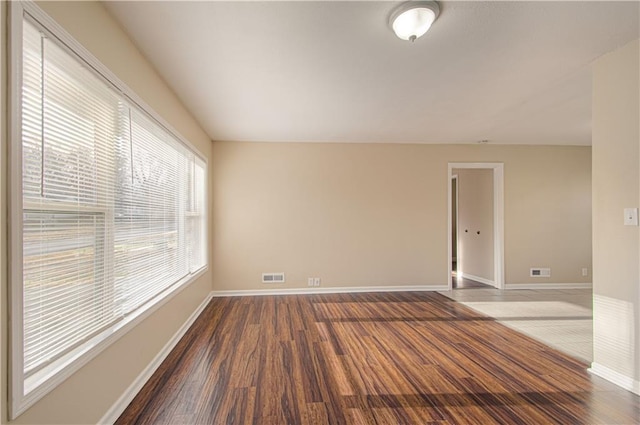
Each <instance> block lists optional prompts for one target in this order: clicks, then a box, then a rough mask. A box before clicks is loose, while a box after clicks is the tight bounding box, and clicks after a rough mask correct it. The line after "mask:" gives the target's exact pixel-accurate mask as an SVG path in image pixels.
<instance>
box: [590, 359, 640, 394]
mask: <svg viewBox="0 0 640 425" xmlns="http://www.w3.org/2000/svg"><path fill="white" fill-rule="evenodd" d="M587 371H589V372H590V373H592V374H594V375H596V376H599V377H601V378H603V379H606V380H607V381H609V382H612V383H614V384H616V385H617V386H619V387H621V388H624V389H625V390H627V391H631V392H632V393H634V394H638V395H640V381H637V380H635V379H633V378H632V377H630V376H627V375H623V374H622V373H620V372H616V371H615V370H613V369H609V368H608V367H606V366H603V365H601V364H599V363H596V362H593V363H591V368H589V369H587Z"/></svg>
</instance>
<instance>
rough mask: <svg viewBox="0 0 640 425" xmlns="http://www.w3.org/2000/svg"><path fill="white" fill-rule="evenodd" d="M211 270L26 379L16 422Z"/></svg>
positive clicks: (194, 275)
mask: <svg viewBox="0 0 640 425" xmlns="http://www.w3.org/2000/svg"><path fill="white" fill-rule="evenodd" d="M207 270H208V266H207V265H205V266H203V267H202V268H201V269H200V270H198V271H196V272H194V273H192V274H190V275H189V276H186V277H184V278H183V279H181V280H180V281H178V282H176V283H175V284H174V285H173V286H171V287H170V288H167V289H166V290H165V291H164V292H162V293H160V294H158V295H157V296H156V297H155V298H153V299H152V300H151V301H149V302H148V303H147V305H146V306H145V307H142V308H140V309H138V311H136V312H135V313H132V314H131V315H130V316H127V317H125V318H124V319H123V320H121V321H119V322H118V323H116V324H115V325H113V326H111V327H110V328H108V329H105V330H104V331H102V332H101V333H99V334H98V335H96V336H94V337H93V338H91V339H90V340H88V341H87V342H85V343H84V344H82V345H81V346H79V347H78V348H76V349H75V350H73V351H71V352H70V353H68V354H67V355H65V356H64V357H62V358H60V359H58V360H57V361H55V362H53V363H52V364H51V365H49V366H47V367H45V368H43V369H42V370H40V371H38V372H36V373H34V374H33V375H32V376H30V377H29V378H27V379H25V381H24V389H25V395H24V396H23V397H22V398H21V400H20V401H19V402H18V403H17V404H18V405H17V408H16V409H15V410H14V411H13V412H12V415H11V416H12V419H15V418H16V417H17V416H19V415H20V414H22V413H23V412H24V411H26V410H27V409H28V408H29V407H31V406H32V405H33V404H34V403H36V402H37V401H38V400H40V399H41V398H42V397H44V396H45V395H46V394H47V393H49V392H50V391H51V390H53V389H54V388H55V387H57V386H58V385H59V384H61V383H62V382H63V381H65V380H66V379H67V378H68V377H70V376H71V375H72V374H73V373H75V372H76V371H77V370H79V369H80V368H81V367H82V366H84V365H85V364H87V363H88V362H89V361H91V360H92V359H93V358H95V357H96V356H97V355H98V354H100V353H101V352H102V351H104V350H105V349H106V348H107V347H109V346H110V345H111V344H113V343H114V342H116V341H117V340H118V339H120V338H121V337H122V336H123V335H125V334H126V333H127V332H129V331H130V330H132V329H133V328H135V326H137V325H138V324H139V323H141V322H142V321H143V320H144V319H146V318H147V317H149V316H150V315H151V314H153V313H154V312H155V311H157V310H158V309H159V308H160V307H162V306H163V305H164V304H166V303H167V302H168V301H170V300H171V299H172V298H173V297H175V296H176V295H177V294H179V293H180V292H181V291H182V290H183V289H185V288H186V287H188V286H189V285H190V284H191V283H193V282H195V281H196V280H197V279H198V278H200V277H201V276H202V275H203V274H204V273H205V272H206V271H207Z"/></svg>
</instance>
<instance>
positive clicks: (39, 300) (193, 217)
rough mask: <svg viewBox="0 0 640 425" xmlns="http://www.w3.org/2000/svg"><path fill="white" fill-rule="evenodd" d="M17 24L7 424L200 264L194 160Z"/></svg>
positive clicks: (27, 21) (171, 136)
mask: <svg viewBox="0 0 640 425" xmlns="http://www.w3.org/2000/svg"><path fill="white" fill-rule="evenodd" d="M25 7H33V8H36V7H37V6H33V5H29V4H25ZM34 10H35V12H37V13H42V12H38V11H39V9H34ZM15 19H17V18H15V17H14V20H15ZM19 20H20V22H19V23H20V24H21V34H20V33H18V34H15V33H14V36H20V38H21V49H20V52H19V55H20V56H21V59H20V58H19V57H18V56H17V55H14V56H13V59H14V60H17V61H18V63H19V64H20V65H21V67H20V68H21V70H20V72H19V74H20V77H21V81H22V85H21V87H19V88H18V92H17V93H16V94H15V95H14V103H16V106H15V108H16V109H17V111H18V112H19V115H18V116H20V117H21V119H20V120H19V122H18V124H19V125H18V127H19V131H18V132H16V133H14V134H15V135H16V137H15V139H17V140H13V146H14V148H15V151H16V152H20V153H21V154H19V156H20V161H14V167H18V168H19V169H18V170H17V171H16V170H14V171H16V172H14V173H13V174H12V175H14V176H15V175H19V176H21V179H20V183H21V184H20V185H17V184H14V185H13V186H14V187H13V189H12V190H14V191H15V192H17V196H15V194H14V196H13V198H12V199H13V200H14V201H15V200H16V199H20V201H21V202H20V204H19V205H13V204H12V225H14V227H15V224H16V223H20V225H19V226H18V229H14V230H13V234H12V235H13V236H14V238H13V239H14V242H13V243H12V248H13V249H14V250H15V249H16V248H17V247H19V249H18V251H20V254H21V255H20V254H18V255H14V257H15V258H14V259H13V263H12V266H13V268H14V270H13V272H12V276H13V280H14V282H13V286H12V288H13V289H14V291H13V292H14V293H13V298H14V299H13V304H12V306H13V308H12V321H13V323H14V328H13V334H14V336H13V339H12V344H13V345H14V347H13V350H12V353H13V356H12V372H13V375H12V380H13V381H14V382H13V391H14V394H13V399H14V402H16V403H17V404H14V406H13V411H12V416H13V417H15V416H16V415H17V414H19V413H20V411H21V410H24V409H25V408H26V407H28V405H29V404H30V400H31V403H32V402H33V401H35V400H37V398H39V397H41V396H42V395H44V393H45V391H44V390H43V389H42V388H45V387H49V388H51V387H52V384H51V383H52V382H53V381H55V380H56V377H57V376H59V375H64V372H65V370H67V372H66V373H67V374H68V373H71V372H68V370H69V368H70V365H73V364H74V362H76V363H77V362H78V359H81V358H82V356H84V355H87V353H88V352H89V351H91V349H92V348H93V347H95V346H96V345H97V344H99V343H101V342H102V341H104V340H105V339H106V338H109V335H113V334H114V333H115V332H116V331H117V330H118V329H119V328H121V327H122V326H123V324H127V323H129V322H131V320H132V319H133V318H135V317H137V316H139V315H140V314H141V312H142V311H144V310H146V309H148V308H149V307H150V306H152V305H154V303H157V302H158V301H159V300H160V299H162V298H164V297H166V296H167V295H169V294H170V293H172V291H175V290H176V288H178V287H182V286H184V285H185V284H186V283H187V282H189V281H191V280H192V279H193V277H194V276H196V275H197V274H198V273H200V272H201V271H203V270H204V269H205V267H206V259H207V255H206V240H207V238H206V216H205V194H206V174H207V172H206V164H205V162H204V161H203V160H202V159H201V157H200V156H199V154H198V153H197V152H196V151H195V150H194V149H191V148H190V147H189V146H188V145H187V144H185V143H183V142H182V141H181V139H180V138H179V137H177V136H175V133H174V132H172V131H169V130H167V126H165V125H163V124H161V123H160V122H159V120H157V119H155V118H152V116H153V115H151V114H149V113H148V112H147V111H145V110H144V109H143V108H142V107H140V106H138V104H139V103H137V102H134V101H132V100H131V98H130V97H129V96H128V95H127V94H125V92H124V91H123V90H120V89H118V88H117V87H119V85H118V82H117V81H116V82H114V81H110V80H106V79H105V78H104V77H102V75H101V74H100V73H98V72H97V71H96V70H95V69H94V68H93V67H92V65H89V63H88V62H86V61H85V60H83V59H81V55H80V54H79V53H77V52H74V51H71V50H70V49H69V48H68V47H67V45H68V44H66V43H62V42H61V41H60V40H59V39H58V38H57V37H56V36H54V35H53V33H51V32H49V31H50V30H51V28H48V27H47V29H45V27H44V26H43V25H42V24H41V23H40V21H42V19H40V20H38V19H36V18H33V17H31V15H30V14H27V13H26V12H25V14H24V16H22V15H21V16H20V17H19ZM65 36H66V35H65ZM18 81H19V80H18ZM14 158H15V156H14ZM15 162H17V164H16V163H15ZM14 203H15V202H14ZM16 232H17V233H16ZM16 236H19V237H16ZM16 242H17V243H16ZM20 257H21V258H20ZM16 258H20V260H19V261H16ZM16 280H19V282H15V281H16ZM18 313H19V314H18ZM77 367H79V366H77ZM60 380H61V379H60ZM34 394H35V395H34ZM36 397H37V398H36ZM16 400H17V401H16Z"/></svg>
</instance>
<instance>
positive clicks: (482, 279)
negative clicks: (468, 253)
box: [456, 272, 496, 286]
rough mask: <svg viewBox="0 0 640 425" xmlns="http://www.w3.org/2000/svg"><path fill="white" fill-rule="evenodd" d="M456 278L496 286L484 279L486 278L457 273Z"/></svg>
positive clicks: (491, 281)
mask: <svg viewBox="0 0 640 425" xmlns="http://www.w3.org/2000/svg"><path fill="white" fill-rule="evenodd" d="M456 276H457V277H462V278H465V279H469V280H475V281H476V282H480V283H484V284H485V285H489V286H496V283H495V282H494V281H493V280H490V279H486V278H484V277H480V276H474V275H472V274H469V273H465V272H458V273H457V275H456Z"/></svg>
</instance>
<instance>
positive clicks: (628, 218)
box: [624, 208, 638, 226]
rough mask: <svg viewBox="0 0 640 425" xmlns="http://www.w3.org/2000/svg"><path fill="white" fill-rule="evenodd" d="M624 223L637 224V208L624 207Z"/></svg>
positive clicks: (626, 224)
mask: <svg viewBox="0 0 640 425" xmlns="http://www.w3.org/2000/svg"><path fill="white" fill-rule="evenodd" d="M624 225H625V226H637V225H638V209H637V208H625V209H624Z"/></svg>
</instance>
